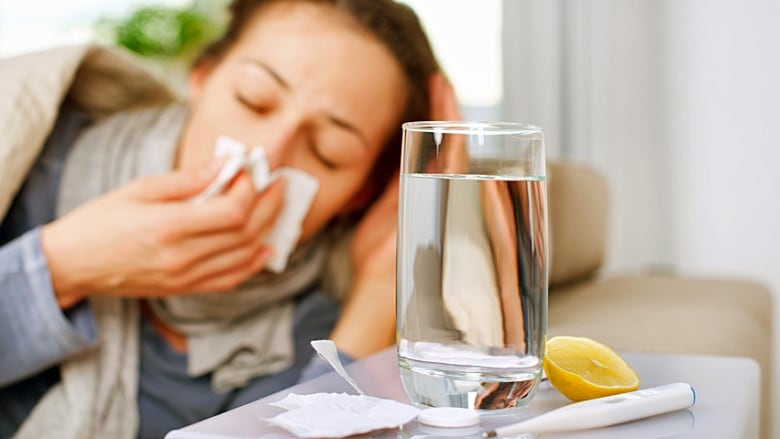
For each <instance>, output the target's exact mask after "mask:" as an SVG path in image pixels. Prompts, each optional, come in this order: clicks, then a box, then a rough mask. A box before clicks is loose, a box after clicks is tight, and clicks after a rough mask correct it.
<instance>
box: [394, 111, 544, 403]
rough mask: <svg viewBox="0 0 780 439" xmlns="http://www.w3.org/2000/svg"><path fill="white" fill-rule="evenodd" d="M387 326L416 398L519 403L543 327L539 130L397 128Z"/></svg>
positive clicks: (539, 353)
mask: <svg viewBox="0 0 780 439" xmlns="http://www.w3.org/2000/svg"><path fill="white" fill-rule="evenodd" d="M402 148H403V149H402V156H401V192H400V200H399V203H400V205H399V221H398V256H397V258H398V259H397V291H396V295H397V297H396V299H397V300H396V306H397V310H396V311H397V313H396V318H397V321H396V330H397V349H398V362H399V366H400V373H401V381H402V383H403V386H404V388H405V390H406V393H407V394H408V396H409V398H410V400H411V401H412V402H413V403H415V404H417V405H421V406H432V407H463V408H470V409H478V410H486V411H487V410H497V409H507V408H512V407H521V406H524V405H526V404H527V403H528V402H530V399H531V398H532V397H533V394H534V392H535V390H536V387H537V384H538V382H539V378H540V375H541V370H542V358H543V356H544V342H545V333H546V330H547V258H548V256H547V197H546V194H545V153H544V136H543V134H542V130H541V129H540V128H539V127H536V126H532V125H527V124H519V123H493V122H490V123H486V122H409V123H405V124H404V125H403V144H402Z"/></svg>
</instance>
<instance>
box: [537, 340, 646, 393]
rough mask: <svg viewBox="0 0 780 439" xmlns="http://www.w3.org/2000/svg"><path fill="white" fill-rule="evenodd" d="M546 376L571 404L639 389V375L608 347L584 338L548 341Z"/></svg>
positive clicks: (545, 365) (545, 361) (546, 348)
mask: <svg viewBox="0 0 780 439" xmlns="http://www.w3.org/2000/svg"><path fill="white" fill-rule="evenodd" d="M543 365H544V373H545V374H546V375H547V379H549V380H550V384H552V386H553V387H555V388H556V389H557V390H558V391H559V392H561V393H562V394H563V395H564V396H565V397H567V398H569V399H571V400H572V401H584V400H586V399H593V398H600V397H602V396H609V395H616V394H618V393H624V392H630V391H632V390H636V389H638V388H639V375H637V373H636V372H635V371H634V369H632V368H631V366H629V365H628V363H626V361H625V360H624V359H623V358H622V357H620V355H618V354H617V353H615V351H613V350H612V349H610V348H609V347H607V346H605V345H603V344H601V343H599V342H597V341H595V340H592V339H590V338H585V337H568V336H559V337H553V338H551V339H549V340H548V341H547V344H546V346H545V354H544V363H543Z"/></svg>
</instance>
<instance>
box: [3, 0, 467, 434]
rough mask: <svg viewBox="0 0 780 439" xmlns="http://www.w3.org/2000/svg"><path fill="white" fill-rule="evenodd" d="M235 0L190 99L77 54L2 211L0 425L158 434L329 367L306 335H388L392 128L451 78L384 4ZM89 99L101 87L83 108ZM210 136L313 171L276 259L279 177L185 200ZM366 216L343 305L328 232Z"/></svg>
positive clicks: (206, 176) (205, 159)
mask: <svg viewBox="0 0 780 439" xmlns="http://www.w3.org/2000/svg"><path fill="white" fill-rule="evenodd" d="M231 8H232V12H233V19H232V21H231V23H230V26H229V29H228V31H227V33H226V35H225V37H224V38H223V39H222V40H220V41H218V42H216V43H214V44H213V45H212V46H210V47H209V48H208V49H207V50H206V51H205V53H204V55H203V56H202V57H201V58H200V59H199V60H198V62H197V63H196V65H195V67H194V69H193V71H192V74H191V77H190V89H189V91H190V93H189V97H188V102H187V104H186V105H185V106H182V105H175V104H168V105H165V106H153V107H151V108H142V109H139V108H138V107H139V106H140V105H136V104H138V102H143V103H148V102H157V103H159V102H160V101H163V102H165V101H167V99H166V98H165V96H164V95H163V94H160V93H157V92H156V91H155V90H157V91H159V89H158V88H155V87H154V86H151V87H148V88H144V87H145V86H138V84H136V83H135V82H132V83H131V81H125V82H122V84H121V86H122V87H125V88H127V89H129V88H133V87H136V88H139V87H140V88H141V89H143V90H145V91H144V92H143V93H141V94H142V95H143V96H144V99H140V100H135V101H133V102H130V101H128V102H130V103H128V104H127V105H120V103H122V102H124V101H123V100H122V99H118V98H117V99H114V97H115V96H114V95H111V97H112V99H107V98H106V95H107V93H93V94H90V92H89V89H90V88H91V87H92V88H94V87H97V84H98V83H99V82H100V81H106V80H107V81H108V82H111V77H110V76H111V75H99V74H97V75H92V76H91V78H93V79H92V80H91V81H86V80H85V79H84V77H85V76H89V72H90V66H89V63H88V62H87V61H86V60H89V59H90V56H91V57H92V58H94V57H95V56H92V55H94V53H93V52H80V53H82V58H81V59H80V61H79V62H81V63H82V64H81V65H80V66H79V67H78V68H74V67H73V65H72V63H71V64H68V65H69V66H70V67H69V68H71V70H70V71H71V72H72V74H73V75H74V78H75V79H74V80H73V82H72V83H69V84H68V87H66V88H67V89H66V90H63V92H64V93H65V94H67V96H68V98H66V99H65V101H64V102H63V103H62V105H61V106H60V107H59V110H58V111H59V112H58V114H57V117H56V124H54V127H53V129H52V130H50V131H48V132H47V133H46V136H47V137H46V139H45V142H44V141H43V140H44V139H43V138H41V139H40V143H41V144H42V145H41V146H40V149H41V152H40V153H39V154H37V159H35V162H34V165H33V166H32V170H31V171H30V172H29V173H28V174H27V177H26V179H25V181H24V185H23V186H22V187H21V189H19V190H18V191H17V190H16V189H17V187H16V186H18V185H15V181H14V182H12V183H11V184H6V183H4V184H3V187H2V189H3V191H6V192H9V191H10V193H11V194H15V195H14V198H13V200H14V201H13V204H11V205H10V207H9V209H8V212H7V213H5V212H3V213H4V215H3V216H4V219H3V223H2V225H1V226H0V243H2V244H3V247H2V248H0V267H2V268H0V294H2V295H3V299H2V300H3V302H2V303H3V305H2V311H0V312H2V313H3V315H2V316H0V317H2V318H0V322H2V323H0V325H2V326H0V333H2V334H3V336H2V337H0V347H2V356H1V357H2V360H0V385H2V386H3V389H2V391H1V394H0V397H2V401H0V406H2V407H3V408H2V411H0V414H2V416H1V418H2V424H0V435H3V436H6V435H10V434H14V432H16V435H17V437H47V436H55V437H73V438H77V437H78V438H83V437H128V438H130V437H135V436H140V437H161V436H162V435H163V434H164V433H165V432H166V431H168V430H170V429H172V428H175V427H177V426H180V425H183V424H186V423H190V422H193V421H195V420H198V419H200V418H203V417H206V416H210V415H213V414H215V413H217V412H219V411H222V410H225V409H228V408H231V407H234V406H237V405H240V404H243V403H246V402H248V401H251V400H253V399H256V398H258V397H260V396H263V395H265V394H268V393H270V392H272V391H275V390H279V389H281V388H284V387H287V386H289V385H291V384H294V383H295V382H297V381H298V380H300V379H305V378H307V377H309V376H312V375H313V374H315V373H317V369H318V367H319V366H320V365H318V364H317V363H316V361H314V362H310V361H309V359H310V358H311V350H310V348H309V347H308V341H309V340H310V339H315V338H326V337H329V338H331V339H333V340H334V341H335V342H336V345H337V346H338V347H339V349H340V350H341V351H342V352H343V353H344V354H345V355H346V356H348V357H352V358H360V357H363V356H366V355H368V354H370V353H373V352H375V351H377V350H379V349H381V348H383V347H386V346H388V345H390V344H391V343H392V341H393V333H394V315H393V312H392V311H391V310H392V309H393V308H394V286H395V270H394V262H395V219H396V213H395V209H396V203H397V179H396V178H394V177H393V175H394V173H395V169H396V166H397V163H398V152H399V143H400V142H399V129H400V128H399V126H400V123H401V122H403V121H405V120H412V119H429V118H452V117H456V116H457V110H456V109H455V105H454V98H453V94H452V91H451V89H450V88H449V86H448V85H447V84H446V82H445V81H444V80H443V79H442V76H441V75H440V74H438V71H439V69H438V66H437V64H436V61H435V59H434V57H433V54H432V52H431V50H430V47H429V45H428V43H427V41H426V39H425V36H424V34H423V32H422V30H421V28H420V25H419V23H418V22H417V19H416V18H415V16H414V14H413V13H412V12H411V11H410V10H408V9H407V8H406V7H404V6H401V5H398V4H396V3H394V2H393V1H391V0H370V1H367V0H332V1H324V0H323V1H317V0H286V1H263V0H255V1H247V0H236V1H234V3H233V4H232V6H231ZM84 53H88V54H90V55H89V56H87V55H83V54H84ZM46 59H47V60H49V61H50V60H51V59H52V58H51V57H48V58H46ZM111 60H112V61H110V62H105V61H104V62H103V64H104V67H105V66H106V65H107V66H108V68H109V69H110V68H116V66H115V65H114V63H115V61H114V60H115V58H111ZM93 61H94V60H93ZM12 63H13V61H10V62H7V63H6V64H5V66H4V69H0V72H2V71H3V70H5V72H10V71H11V70H10V69H9V68H8V67H9V66H10V65H11V64H12ZM51 64H52V63H51V62H49V65H48V66H47V68H48V69H55V68H56V67H55V66H53V65H51ZM74 69H75V70H74ZM0 79H2V78H0ZM136 79H137V77H136ZM114 82H117V81H114ZM120 82H121V81H120ZM141 82H143V81H141ZM43 85H45V84H43ZM85 88H86V91H85ZM95 94H97V95H99V96H98V97H95V96H94V95H95ZM79 96H81V98H77V97H79ZM84 96H87V97H86V98H84ZM116 96H122V94H121V93H118V94H117V95H116ZM91 99H93V100H97V101H101V99H102V101H101V102H102V103H103V104H105V105H103V106H100V105H94V106H89V105H80V104H83V103H84V102H92V101H91ZM106 101H108V102H106ZM36 105H38V106H40V103H39V102H36ZM22 107H24V106H19V111H22V112H23V110H25V108H22ZM86 107H89V108H86ZM117 107H119V109H129V108H131V107H132V111H130V110H127V111H119V112H114V111H113V110H115V109H117ZM107 109H109V110H107ZM106 113H113V114H111V115H110V116H109V117H103V116H104V115H105V114H106ZM35 128H38V129H39V130H40V128H39V127H35ZM30 133H33V134H34V133H35V132H34V131H32V130H27V132H26V134H28V135H31V136H32V135H33V134H30ZM220 135H227V136H230V137H232V138H234V139H237V140H239V141H241V142H243V143H244V144H246V145H250V146H253V145H263V146H264V148H265V152H266V155H267V157H268V160H269V164H270V166H271V168H272V169H274V168H279V167H291V168H296V169H298V170H301V171H303V172H305V173H307V174H309V175H311V176H313V177H314V178H315V179H317V180H318V181H319V188H320V189H319V191H318V192H317V194H316V196H315V198H314V201H313V204H312V206H311V208H310V210H309V212H308V214H307V216H306V217H305V219H304V221H303V224H302V226H301V237H300V240H299V246H298V248H297V249H296V251H295V252H294V254H293V255H292V257H291V260H290V264H289V265H288V268H287V269H286V270H285V272H284V273H281V274H279V275H272V274H269V273H267V272H262V273H260V274H259V275H257V273H258V272H261V271H262V270H263V268H264V266H265V263H266V261H267V260H268V258H269V256H270V255H271V254H272V253H273V249H272V248H268V247H267V246H265V245H264V244H263V243H264V241H265V238H266V236H267V234H268V231H269V230H270V229H271V228H272V227H273V225H274V221H275V219H276V217H277V215H278V213H279V211H280V209H281V208H282V206H283V204H284V203H285V202H286V200H285V197H284V195H283V194H284V185H285V182H284V181H283V180H278V181H277V182H275V183H273V184H272V185H271V186H270V187H268V188H267V189H266V190H264V191H263V192H262V193H259V194H258V193H256V192H255V189H254V186H253V185H252V183H251V181H250V178H249V176H248V175H247V174H246V173H241V174H239V175H238V177H236V178H235V179H234V180H233V181H232V183H231V185H230V186H229V188H228V189H227V190H226V191H225V193H224V194H221V195H219V196H216V197H214V198H212V199H209V200H206V201H204V202H201V203H192V202H190V201H189V200H190V198H192V197H193V196H195V195H196V194H198V193H200V192H201V191H203V190H204V188H205V187H206V186H207V185H208V183H209V182H210V181H211V180H212V179H213V178H214V176H215V173H216V170H215V169H217V168H218V166H219V163H217V164H216V165H215V164H213V163H212V161H213V160H212V157H213V155H214V145H215V142H216V139H217V137H218V136H220ZM36 147H37V146H36ZM30 148H33V147H30ZM1 150H2V148H0V155H1V154H2V151H1ZM36 151H37V150H36ZM9 157H14V156H13V155H9ZM19 168H20V167H19V166H17V167H14V169H19ZM21 168H23V169H29V165H28V166H27V167H21ZM171 169H175V170H173V171H171ZM25 172H26V171H25ZM9 175H11V173H9ZM4 179H6V177H4ZM388 181H390V182H391V183H390V184H389V185H386V183H387V182H388ZM385 186H387V188H386V189H385ZM9 188H12V189H9ZM2 196H3V194H2V193H0V206H2V201H3V198H2ZM42 197H46V199H48V200H49V201H48V202H47V203H42V202H41V200H42V199H44V198H42ZM55 206H56V207H55ZM3 207H5V206H3ZM364 212H365V213H364ZM356 217H358V218H360V220H359V222H358V224H357V226H355V229H354V238H353V239H352V241H351V244H350V247H349V254H350V260H351V264H349V265H351V270H350V273H351V274H350V275H349V278H348V281H347V282H341V283H338V282H337V283H336V284H337V285H340V284H346V285H348V288H347V292H346V297H345V299H344V303H343V305H342V307H341V310H340V313H337V310H336V308H335V306H334V305H333V303H332V302H331V301H330V300H329V299H327V298H326V296H325V295H324V294H323V291H322V288H321V287H320V285H321V282H320V279H321V277H320V274H321V273H322V277H323V278H333V277H334V271H333V270H324V271H323V268H322V267H323V266H324V265H325V260H326V259H327V256H326V255H328V254H333V253H334V252H333V251H332V250H329V248H330V247H329V242H330V241H332V239H331V238H332V236H333V235H334V234H335V233H336V231H337V230H339V229H340V228H341V227H340V226H339V224H340V223H344V222H349V221H350V219H352V218H356ZM334 266H335V267H336V269H337V270H336V271H338V269H339V268H343V265H338V264H335V265H334ZM329 267H331V265H329ZM331 268H332V267H331ZM216 292H223V293H216ZM193 293H207V294H193ZM336 320H337V321H336ZM320 370H321V369H320Z"/></svg>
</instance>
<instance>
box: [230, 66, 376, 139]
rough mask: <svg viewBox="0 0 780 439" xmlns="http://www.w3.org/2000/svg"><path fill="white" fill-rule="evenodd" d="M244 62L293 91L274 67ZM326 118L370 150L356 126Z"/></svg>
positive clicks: (328, 115)
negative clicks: (259, 69) (354, 136)
mask: <svg viewBox="0 0 780 439" xmlns="http://www.w3.org/2000/svg"><path fill="white" fill-rule="evenodd" d="M243 62H245V63H248V64H254V65H255V66H257V67H260V68H261V69H263V70H265V71H266V72H267V73H268V74H269V75H270V76H271V78H273V79H274V81H276V82H277V83H278V84H279V86H281V87H282V88H284V89H285V90H287V91H291V90H292V88H291V87H290V84H289V83H288V82H287V81H286V80H285V79H284V78H283V77H282V76H281V75H280V74H279V72H277V71H276V70H275V69H274V68H273V67H271V66H269V65H268V64H266V63H264V62H262V61H258V60H255V59H248V58H247V59H244V60H243ZM325 117H326V118H327V119H328V121H329V122H331V123H332V124H333V125H336V126H338V127H340V128H342V129H344V130H347V131H349V132H351V133H352V134H354V135H356V136H357V137H358V138H359V139H360V141H361V142H362V143H363V145H364V146H365V147H366V148H368V145H369V143H368V138H366V136H365V134H363V132H362V131H360V130H359V129H358V128H357V127H356V126H355V125H353V124H351V123H349V122H347V121H346V120H344V119H341V118H339V117H338V116H335V115H333V114H330V113H325Z"/></svg>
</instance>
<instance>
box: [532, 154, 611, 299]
mask: <svg viewBox="0 0 780 439" xmlns="http://www.w3.org/2000/svg"><path fill="white" fill-rule="evenodd" d="M547 204H548V207H547V209H548V211H549V231H548V234H549V247H550V257H549V263H550V285H551V286H556V285H563V284H566V283H570V282H573V281H576V280H580V279H583V278H586V277H588V276H591V275H592V274H593V273H595V271H596V270H598V268H599V267H600V266H601V263H602V262H603V261H604V249H605V246H606V241H607V239H606V235H607V184H606V182H605V181H604V178H603V177H602V176H601V175H600V174H598V173H596V172H595V171H594V170H593V169H591V168H588V167H585V166H581V165H575V164H571V163H563V162H555V161H551V162H549V164H548V166H547Z"/></svg>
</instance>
